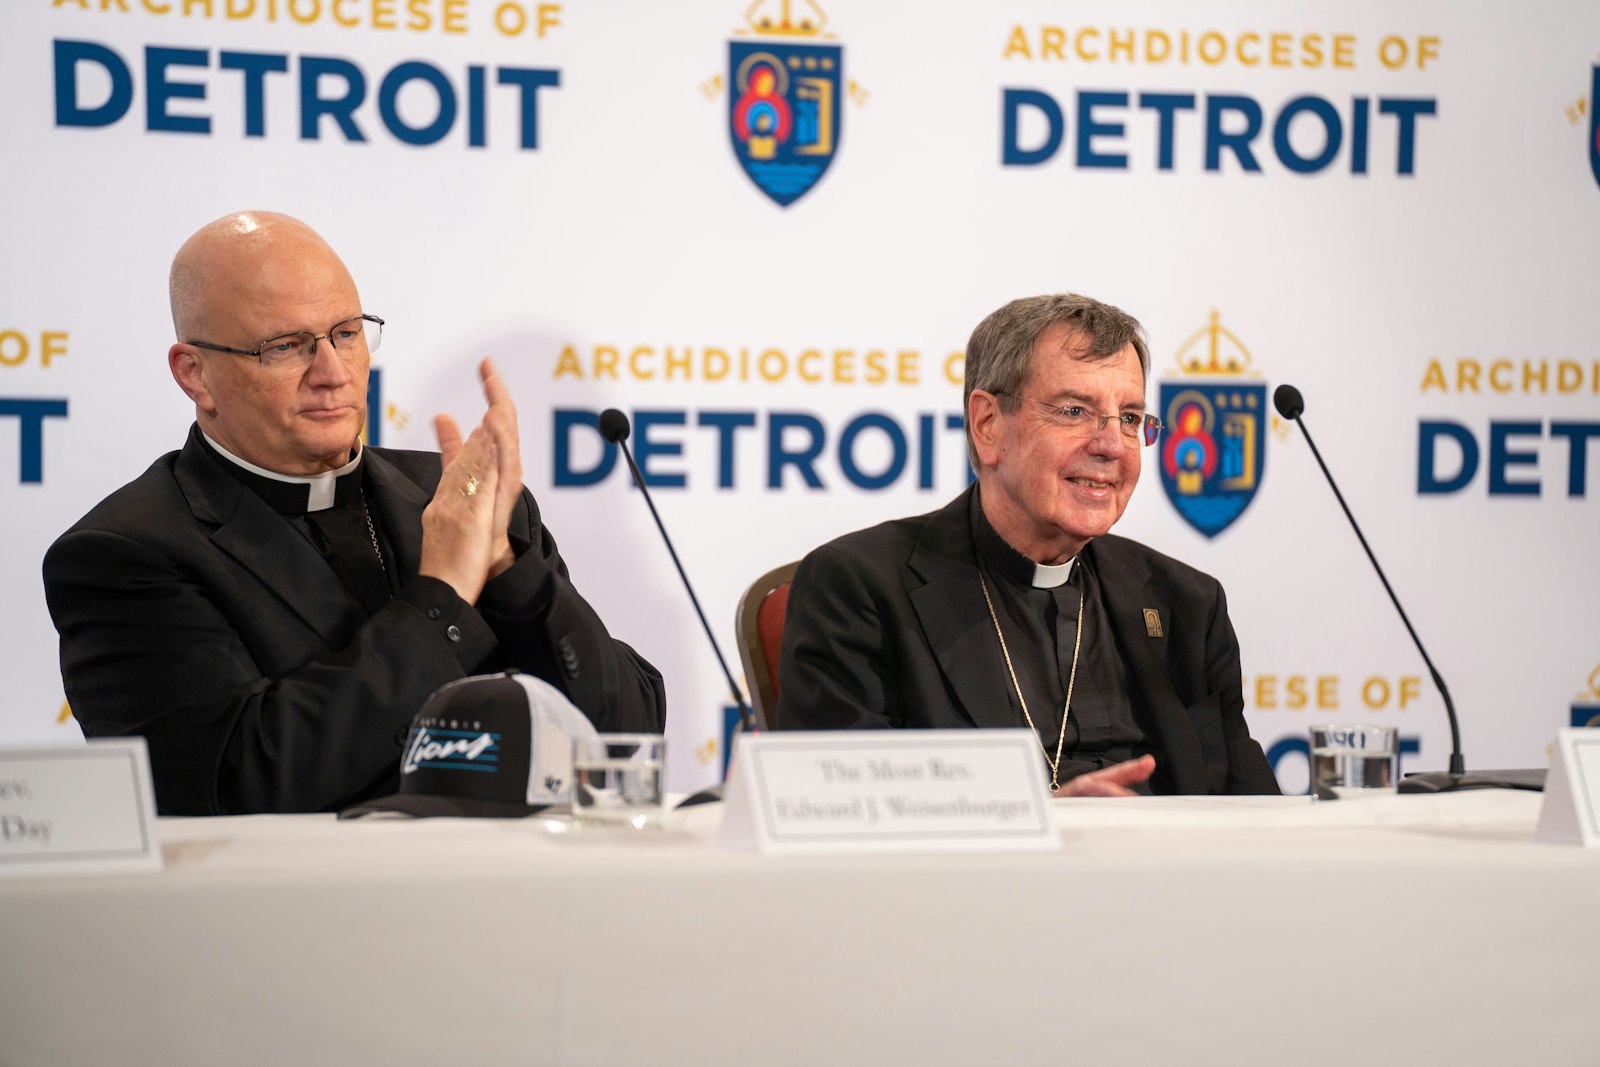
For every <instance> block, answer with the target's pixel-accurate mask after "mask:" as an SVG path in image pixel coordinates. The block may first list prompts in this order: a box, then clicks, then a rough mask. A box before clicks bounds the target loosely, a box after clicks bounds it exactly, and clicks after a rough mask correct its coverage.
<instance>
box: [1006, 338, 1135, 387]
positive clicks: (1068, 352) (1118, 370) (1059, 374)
mask: <svg viewBox="0 0 1600 1067" xmlns="http://www.w3.org/2000/svg"><path fill="white" fill-rule="evenodd" d="M1041 342H1042V339H1041ZM1092 348H1093V342H1092V341H1089V342H1083V343H1074V344H1071V345H1068V346H1056V347H1055V348H1053V349H1050V348H1045V347H1043V345H1042V343H1041V346H1040V347H1039V348H1037V349H1035V351H1034V355H1033V359H1032V360H1030V361H1029V364H1028V374H1027V378H1026V381H1025V384H1026V385H1028V386H1034V387H1038V388H1049V389H1060V390H1071V389H1072V388H1074V387H1075V386H1081V387H1083V388H1086V389H1091V388H1092V389H1095V390H1100V389H1104V388H1106V387H1107V386H1108V385H1113V384H1117V385H1119V386H1120V385H1132V387H1133V388H1134V389H1136V390H1137V391H1138V392H1139V394H1140V395H1141V396H1142V395H1143V393H1144V386H1145V380H1144V368H1143V367H1142V366H1141V365H1140V363H1139V353H1138V352H1137V351H1136V350H1135V349H1134V347H1133V344H1132V342H1129V343H1128V344H1126V345H1123V346H1122V347H1121V348H1120V349H1118V350H1117V351H1116V352H1113V353H1112V354H1111V355H1108V356H1100V355H1094V354H1092V353H1091V349H1092Z"/></svg>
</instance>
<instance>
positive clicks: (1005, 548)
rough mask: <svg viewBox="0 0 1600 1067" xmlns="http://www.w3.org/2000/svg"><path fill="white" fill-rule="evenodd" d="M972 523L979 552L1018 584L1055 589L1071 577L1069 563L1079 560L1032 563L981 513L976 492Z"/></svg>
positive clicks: (1000, 571)
mask: <svg viewBox="0 0 1600 1067" xmlns="http://www.w3.org/2000/svg"><path fill="white" fill-rule="evenodd" d="M971 525H972V540H973V543H974V544H976V545H977V546H978V554H979V555H981V556H982V557H983V561H984V562H985V563H987V564H988V565H989V567H990V568H991V569H992V570H993V571H994V572H995V573H996V574H999V575H1000V576H1002V577H1004V578H1006V579H1008V580H1010V581H1013V582H1015V583H1017V584H1018V585H1024V586H1026V585H1031V586H1033V587H1034V588H1035V589H1054V588H1056V587H1057V586H1061V585H1066V584H1067V582H1068V581H1069V580H1070V579H1071V578H1072V565H1073V564H1074V563H1076V562H1077V561H1078V557H1077V556H1073V557H1072V558H1071V559H1069V560H1067V561H1066V562H1065V563H1058V564H1055V565H1054V566H1051V565H1049V564H1045V563H1035V562H1033V560H1031V559H1029V558H1028V557H1027V556H1024V555H1023V554H1022V553H1021V552H1018V551H1017V550H1016V549H1014V548H1012V547H1011V545H1010V543H1009V542H1007V541H1006V539H1005V538H1003V537H1001V536H1000V534H999V532H998V531H997V530H995V528H994V527H993V526H991V525H990V524H989V516H987V515H985V514H984V513H983V504H982V503H981V502H980V501H979V499H978V493H977V492H973V494H972V508H971Z"/></svg>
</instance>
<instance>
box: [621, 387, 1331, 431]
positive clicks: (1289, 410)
mask: <svg viewBox="0 0 1600 1067" xmlns="http://www.w3.org/2000/svg"><path fill="white" fill-rule="evenodd" d="M1272 405H1273V406H1274V407H1276V408H1277V409H1278V414H1279V415H1282V416H1283V417H1284V418H1286V419H1298V418H1299V417H1300V413H1301V412H1303V411H1305V409H1306V401H1305V398H1304V397H1302V396H1301V395H1300V390H1298V389H1296V388H1295V387H1294V386H1292V385H1280V386H1278V388H1276V389H1274V390H1273V392H1272ZM600 423H601V426H602V427H603V426H604V425H605V416H604V415H602V416H600Z"/></svg>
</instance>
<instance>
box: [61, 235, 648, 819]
mask: <svg viewBox="0 0 1600 1067" xmlns="http://www.w3.org/2000/svg"><path fill="white" fill-rule="evenodd" d="M171 298H172V318H173V326H174V328H175V329H176V331H177V341H176V343H175V344H173V345H172V346H171V347H170V348H168V350H167V365H168V367H169V368H170V370H171V373H172V377H173V379H174V380H175V381H176V382H177V383H178V386H179V388H181V389H182V390H183V391H184V392H185V393H186V394H187V395H188V396H189V398H190V400H192V401H193V402H194V410H195V424H194V426H193V427H192V428H191V429H190V432H189V438H188V440H187V442H185V444H184V446H183V448H182V449H181V450H180V451H177V452H172V453H169V454H168V455H165V456H163V457H161V458H160V459H158V460H156V462H155V463H154V464H153V465H152V466H151V467H150V469H149V470H147V471H146V472H145V473H144V474H143V475H141V476H140V477H139V478H137V479H136V480H134V481H133V482H131V483H129V484H128V485H126V486H124V487H123V488H121V489H119V490H117V491H116V492H115V493H112V494H111V496H109V497H107V498H106V499H105V500H104V501H102V502H101V503H100V504H99V505H98V506H97V507H95V508H94V510H92V511H91V512H89V514H88V515H86V516H85V517H84V518H83V519H82V520H81V521H80V522H78V524H77V525H75V526H74V527H72V529H70V530H68V531H67V532H66V533H65V534H63V535H62V536H61V538H60V539H59V540H57V541H56V543H55V544H54V545H53V546H51V548H50V551H49V552H48V553H47V554H46V556H45V561H44V581H45V592H46V596H47V599H48V601H49V606H50V614H51V617H52V618H53V619H54V621H55V625H56V629H57V630H58V631H59V632H60V634H61V673H62V678H63V680H64V682H65V685H66V693H67V698H68V700H69V702H70V703H71V706H72V710H73V714H74V715H75V716H76V717H77V719H78V721H79V723H81V724H82V726H83V730H84V733H85V734H87V735H88V736H91V737H94V736H120V735H130V734H137V735H142V736H143V737H144V738H146V740H147V741H148V743H149V747H150V761H151V768H152V771H153V773H154V777H155V786H156V800H157V804H158V806H159V808H160V810H161V811H162V812H163V813H165V814H190V815H217V814H233V813H242V812H272V811H319V810H331V809H337V808H341V807H344V806H346V805H349V804H352V803H354V802H356V801H360V800H364V799H367V798H370V797H376V796H382V795H387V794H390V793H394V792H396V791H397V789H398V785H399V759H400V753H401V745H402V742H403V741H404V738H405V734H406V729H407V726H408V725H409V723H410V721H411V717H412V715H413V714H414V713H415V712H416V710H417V709H418V707H419V706H420V705H421V704H422V702H423V700H424V699H425V698H426V697H427V696H428V694H429V693H430V692H432V691H433V690H434V689H436V688H438V687H439V686H440V685H443V684H444V683H446V682H449V681H452V680H454V679H457V678H461V677H464V676H466V675H468V674H475V673H481V672H485V671H491V670H501V669H505V668H517V669H520V670H523V671H527V672H529V673H533V674H537V675H539V676H540V677H542V678H544V679H546V680H547V681H549V682H551V683H553V684H554V685H556V686H557V687H558V688H560V689H562V690H563V691H564V692H565V693H566V694H567V696H568V697H569V698H570V699H571V700H572V701H573V702H574V703H575V704H577V705H578V707H580V708H582V709H583V711H584V712H585V713H586V714H587V715H588V716H589V718H590V719H592V720H593V721H594V723H595V725H596V726H597V727H599V728H600V729H601V730H607V731H613V730H643V731H652V732H653V731H658V730H660V729H661V727H662V723H663V718H664V715H665V710H664V709H665V694H664V690H663V687H662V683H661V676H660V675H659V674H658V673H657V672H656V670H655V668H653V667H651V666H650V664H649V663H646V662H645V661H644V660H643V659H642V658H640V657H639V656H638V655H637V654H636V653H635V652H634V651H633V650H632V649H631V648H629V647H628V646H627V645H625V644H623V643H622V642H620V641H617V640H614V639H613V638H612V637H611V636H610V635H609V634H608V633H607V631H606V627H605V626H604V624H602V623H601V621H600V619H599V617H598V616H597V615H596V614H595V612H594V610H593V609H592V608H591V607H590V606H589V605H588V604H587V603H585V601H584V599H583V597H582V596H580V595H579V593H578V591H577V590H576V589H575V588H574V587H573V584H572V582H571V580H570V579H569V578H568V575H567V568H566V565H565V564H564V563H563V562H562V559H561V555H560V553H559V552H558V551H557V550H556V543H555V540H554V538H553V537H552V536H551V535H550V531H549V530H548V529H547V528H546V527H545V526H544V525H543V523H542V522H541V521H540V516H539V510H538V507H537V505H536V504H535V503H534V500H533V497H532V495H531V494H529V493H528V492H527V490H526V489H524V488H523V485H522V465H521V457H520V444H519V439H518V432H517V418H516V410H515V408H514V407H513V406H512V403H511V399H510V397H509V396H508V394H507V392H506V389H505V386H504V384H503V383H502V382H501V380H500V378H499V376H498V375H497V374H496V373H495V371H494V368H493V367H492V366H491V365H490V364H489V363H488V361H485V362H484V364H483V365H482V368H481V375H482V378H483V388H484V393H485V395H486V397H487V400H488V410H487V411H486V412H485V414H484V416H483V420H482V422H481V423H480V424H479V425H478V426H477V427H476V428H474V429H473V430H472V432H471V433H470V434H469V435H467V437H466V439H465V440H463V439H462V436H461V433H460V431H459V430H458V429H457V427H456V424H455V423H454V421H453V420H451V419H450V418H449V417H448V416H440V417H439V419H438V420H437V421H436V429H437V432H438V438H439V444H440V449H441V453H442V454H440V453H432V452H409V451H400V450H396V449H386V448H366V447H363V445H362V442H361V440H360V436H359V435H360V433H361V429H362V427H363V426H364V425H365V424H366V418H367V410H366V401H367V374H368V368H369V364H370V359H371V355H372V351H373V350H374V349H375V348H377V346H378V343H379V341H380V340H381V339H382V336H383V319H382V318H381V317H379V316H378V315H376V314H374V313H373V312H372V310H371V309H369V308H367V307H366V306H365V305H363V304H362V302H361V298H360V296H359V294H358V293H357V291H356V285H355V282H354V281H353V280H352V279H351V276H350V273H349V271H348V270H346V269H345V265H344V263H343V262H342V261H341V260H340V258H339V257H338V256H337V255H336V254H335V253H334V251H333V249H332V248H330V247H329V246H328V244H327V243H326V242H325V241H323V239H322V238H321V237H319V236H318V235H317V234H316V233H315V232H314V231H313V230H311V229H310V228H309V227H308V226H306V225H305V224H304V223H301V222H299V221H297V220H295V219H292V218H289V217H287V216H284V215H276V214H271V213H267V212H247V213H241V214H236V215H230V216H228V217H226V218H222V219H219V220H217V221H216V222H213V223H211V224H209V225H207V226H205V227H203V228H202V229H201V230H200V231H199V232H197V233H195V234H194V235H193V236H192V237H190V238H189V240H188V241H187V242H186V243H185V244H184V245H183V247H182V248H180V249H179V250H178V253H177V256H176V258H175V259H174V260H173V264H172V274H171Z"/></svg>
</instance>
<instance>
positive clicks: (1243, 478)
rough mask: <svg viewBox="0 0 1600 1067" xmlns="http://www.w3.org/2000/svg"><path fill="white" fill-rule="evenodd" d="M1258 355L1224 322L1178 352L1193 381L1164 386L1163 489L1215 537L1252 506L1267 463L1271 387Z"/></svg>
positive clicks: (1191, 520) (1194, 522) (1213, 321)
mask: <svg viewBox="0 0 1600 1067" xmlns="http://www.w3.org/2000/svg"><path fill="white" fill-rule="evenodd" d="M1250 364H1251V358H1250V353H1249V352H1248V351H1247V350H1246V349H1245V347H1244V345H1243V344H1241V343H1240V342H1239V339H1238V338H1237V337H1235V336H1234V335H1233V334H1232V333H1231V332H1229V331H1228V330H1227V329H1225V328H1223V327H1222V326H1221V325H1220V324H1219V322H1218V316H1217V313H1216V312H1215V311H1213V312H1212V313H1211V322H1210V324H1209V325H1208V326H1206V327H1204V328H1203V329H1200V330H1198V331H1196V332H1195V333H1194V334H1193V335H1192V336H1191V337H1190V338H1189V339H1188V340H1187V341H1185V342H1184V343H1183V345H1182V347H1180V348H1179V349H1178V366H1179V367H1180V368H1181V369H1182V370H1183V372H1184V373H1185V374H1186V375H1187V377H1184V378H1180V379H1177V380H1175V381H1164V382H1162V383H1161V397H1160V405H1161V408H1160V410H1161V421H1162V422H1163V423H1164V424H1165V425H1166V429H1165V430H1163V431H1162V434H1161V443H1160V450H1161V455H1160V467H1161V485H1162V487H1163V488H1164V489H1166V491H1167V499H1168V500H1171V501H1172V506H1173V507H1175V508H1177V509H1178V514H1179V515H1182V516H1183V518H1184V521H1186V522H1187V523H1188V524H1189V525H1190V526H1193V527H1194V528H1195V529H1196V530H1199V531H1200V532H1201V533H1203V534H1205V535H1206V536H1207V537H1215V536H1217V534H1219V533H1221V532H1222V531H1223V530H1225V529H1227V528H1228V526H1229V525H1231V524H1232V523H1233V521H1234V520H1235V519H1237V518H1238V517H1239V516H1240V515H1241V514H1243V513H1244V509H1245V508H1247V507H1249V506H1250V501H1251V500H1253V499H1255V495H1256V489H1257V488H1258V487H1259V486H1260V485H1261V475H1262V474H1263V472H1264V471H1265V470H1266V459H1267V434H1266V427H1267V386H1266V383H1265V382H1258V381H1253V380H1250V379H1251V375H1250V373H1249V367H1250Z"/></svg>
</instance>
